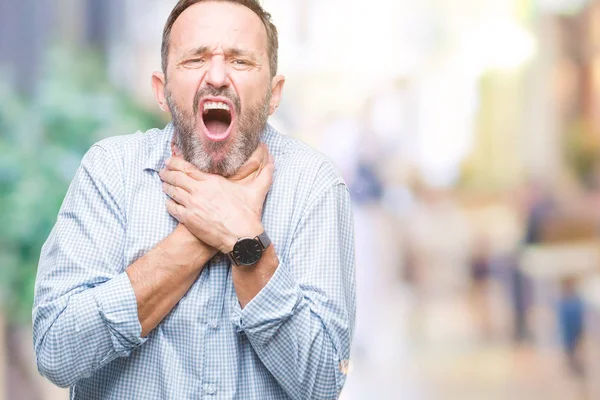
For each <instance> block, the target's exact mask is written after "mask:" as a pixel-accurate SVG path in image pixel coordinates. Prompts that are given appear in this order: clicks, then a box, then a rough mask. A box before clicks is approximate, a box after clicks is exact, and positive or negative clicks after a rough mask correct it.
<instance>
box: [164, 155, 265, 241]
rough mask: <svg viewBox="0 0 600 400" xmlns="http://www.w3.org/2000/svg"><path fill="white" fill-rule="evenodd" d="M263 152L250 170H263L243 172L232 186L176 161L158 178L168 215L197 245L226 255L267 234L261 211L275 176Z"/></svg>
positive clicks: (219, 178) (224, 180)
mask: <svg viewBox="0 0 600 400" xmlns="http://www.w3.org/2000/svg"><path fill="white" fill-rule="evenodd" d="M265 150H266V149H259V150H257V152H255V155H253V157H251V160H249V163H250V164H249V165H251V166H252V165H256V164H257V163H258V164H259V166H258V168H257V169H256V167H246V168H244V167H242V168H241V169H240V171H241V172H240V171H238V173H236V174H235V175H234V177H232V178H233V179H232V180H228V179H226V178H223V177H221V176H218V175H212V174H206V173H204V172H202V171H200V170H198V169H197V168H196V167H195V166H193V165H192V164H190V163H188V162H186V161H185V160H183V159H181V158H179V157H172V158H171V159H170V160H168V162H167V169H166V170H163V171H161V172H160V177H161V179H162V180H163V190H164V191H165V193H166V194H167V195H168V196H169V197H170V198H171V199H169V200H168V201H167V211H168V212H169V214H171V215H172V216H173V217H174V218H175V219H177V220H178V221H179V222H180V223H182V224H183V225H184V226H185V227H186V228H187V229H188V230H189V231H190V232H191V233H192V234H193V235H194V236H196V237H197V238H198V239H199V240H201V241H202V242H204V243H206V244H208V245H209V246H211V247H214V248H216V249H218V250H220V251H221V252H223V253H228V252H230V251H232V249H233V246H234V244H235V242H236V241H237V240H238V239H239V238H240V237H255V236H257V235H259V234H260V233H262V231H263V228H262V223H261V215H262V207H263V204H264V201H265V198H266V195H267V193H268V191H269V189H270V187H271V184H272V181H273V170H274V164H273V158H272V157H271V156H269V157H268V162H266V163H265V162H264V159H265V158H266V157H265V156H264V154H263V153H261V152H264V153H265V154H266V152H265ZM261 154H263V155H261ZM261 160H262V161H261ZM247 164H248V163H247ZM261 165H262V168H261ZM253 169H255V171H253ZM253 172H254V173H253ZM246 174H248V175H247V176H245V177H244V175H246Z"/></svg>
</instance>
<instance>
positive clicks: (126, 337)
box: [94, 272, 147, 357]
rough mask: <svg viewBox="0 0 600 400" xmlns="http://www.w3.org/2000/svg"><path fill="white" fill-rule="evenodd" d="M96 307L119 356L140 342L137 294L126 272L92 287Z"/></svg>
mask: <svg viewBox="0 0 600 400" xmlns="http://www.w3.org/2000/svg"><path fill="white" fill-rule="evenodd" d="M94 298H95V299H96V303H97V304H98V311H99V312H100V316H101V317H102V319H103V320H104V322H105V324H106V326H107V327H108V329H109V332H110V336H111V340H112V345H113V347H114V349H115V352H116V354H117V355H118V356H120V357H127V356H129V354H131V352H132V351H133V350H134V349H135V348H137V347H138V346H140V345H142V344H143V343H144V342H145V341H146V340H147V338H142V337H141V335H142V325H141V324H140V321H139V318H138V307H137V298H136V297H135V292H134V291H133V287H132V286H131V281H130V280H129V276H127V273H126V272H123V273H121V274H120V275H118V276H117V277H115V278H113V279H111V280H110V281H108V282H105V283H104V284H102V285H100V286H98V287H96V288H95V289H94Z"/></svg>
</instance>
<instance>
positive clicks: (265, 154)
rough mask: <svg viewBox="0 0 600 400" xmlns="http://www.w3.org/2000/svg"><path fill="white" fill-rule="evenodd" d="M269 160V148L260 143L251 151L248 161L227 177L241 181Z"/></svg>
mask: <svg viewBox="0 0 600 400" xmlns="http://www.w3.org/2000/svg"><path fill="white" fill-rule="evenodd" d="M268 160H269V149H268V147H267V145H266V144H264V143H261V144H260V145H259V146H258V147H257V149H256V150H255V151H254V153H252V155H251V156H250V158H249V159H248V161H246V162H245V163H244V165H242V166H241V167H240V168H239V169H238V170H237V171H236V173H235V174H234V175H232V176H231V177H229V180H231V181H241V180H244V179H246V178H248V177H250V176H251V175H252V173H254V172H256V171H257V170H259V169H260V168H262V167H263V166H264V164H266V163H267V162H268Z"/></svg>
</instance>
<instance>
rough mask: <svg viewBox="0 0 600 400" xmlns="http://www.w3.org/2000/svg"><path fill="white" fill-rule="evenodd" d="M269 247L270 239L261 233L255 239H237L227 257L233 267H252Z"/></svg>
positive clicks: (264, 233)
mask: <svg viewBox="0 0 600 400" xmlns="http://www.w3.org/2000/svg"><path fill="white" fill-rule="evenodd" d="M270 245H271V239H269V236H267V233H266V232H263V233H261V234H260V235H258V236H257V237H255V238H241V239H239V240H238V241H237V242H236V243H235V245H234V246H233V251H232V252H231V253H227V255H228V256H229V259H230V260H231V263H232V264H233V265H236V266H240V265H254V264H256V263H257V262H258V261H259V260H260V258H261V257H262V254H263V253H264V252H265V250H266V249H267V248H268V247H269V246H270Z"/></svg>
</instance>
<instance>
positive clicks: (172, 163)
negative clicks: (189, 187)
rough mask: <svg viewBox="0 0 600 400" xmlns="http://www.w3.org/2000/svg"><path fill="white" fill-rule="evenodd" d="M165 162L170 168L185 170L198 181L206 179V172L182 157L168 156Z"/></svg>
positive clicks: (171, 169)
mask: <svg viewBox="0 0 600 400" xmlns="http://www.w3.org/2000/svg"><path fill="white" fill-rule="evenodd" d="M165 164H166V166H167V169H168V170H170V171H180V172H183V173H184V174H186V175H189V176H191V177H192V178H194V179H195V180H197V181H201V180H205V179H206V174H205V173H204V172H202V171H200V170H199V169H198V168H196V166H195V165H194V164H192V163H189V162H187V161H185V160H184V159H183V158H181V157H171V158H168V159H167V161H166V162H165Z"/></svg>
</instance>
